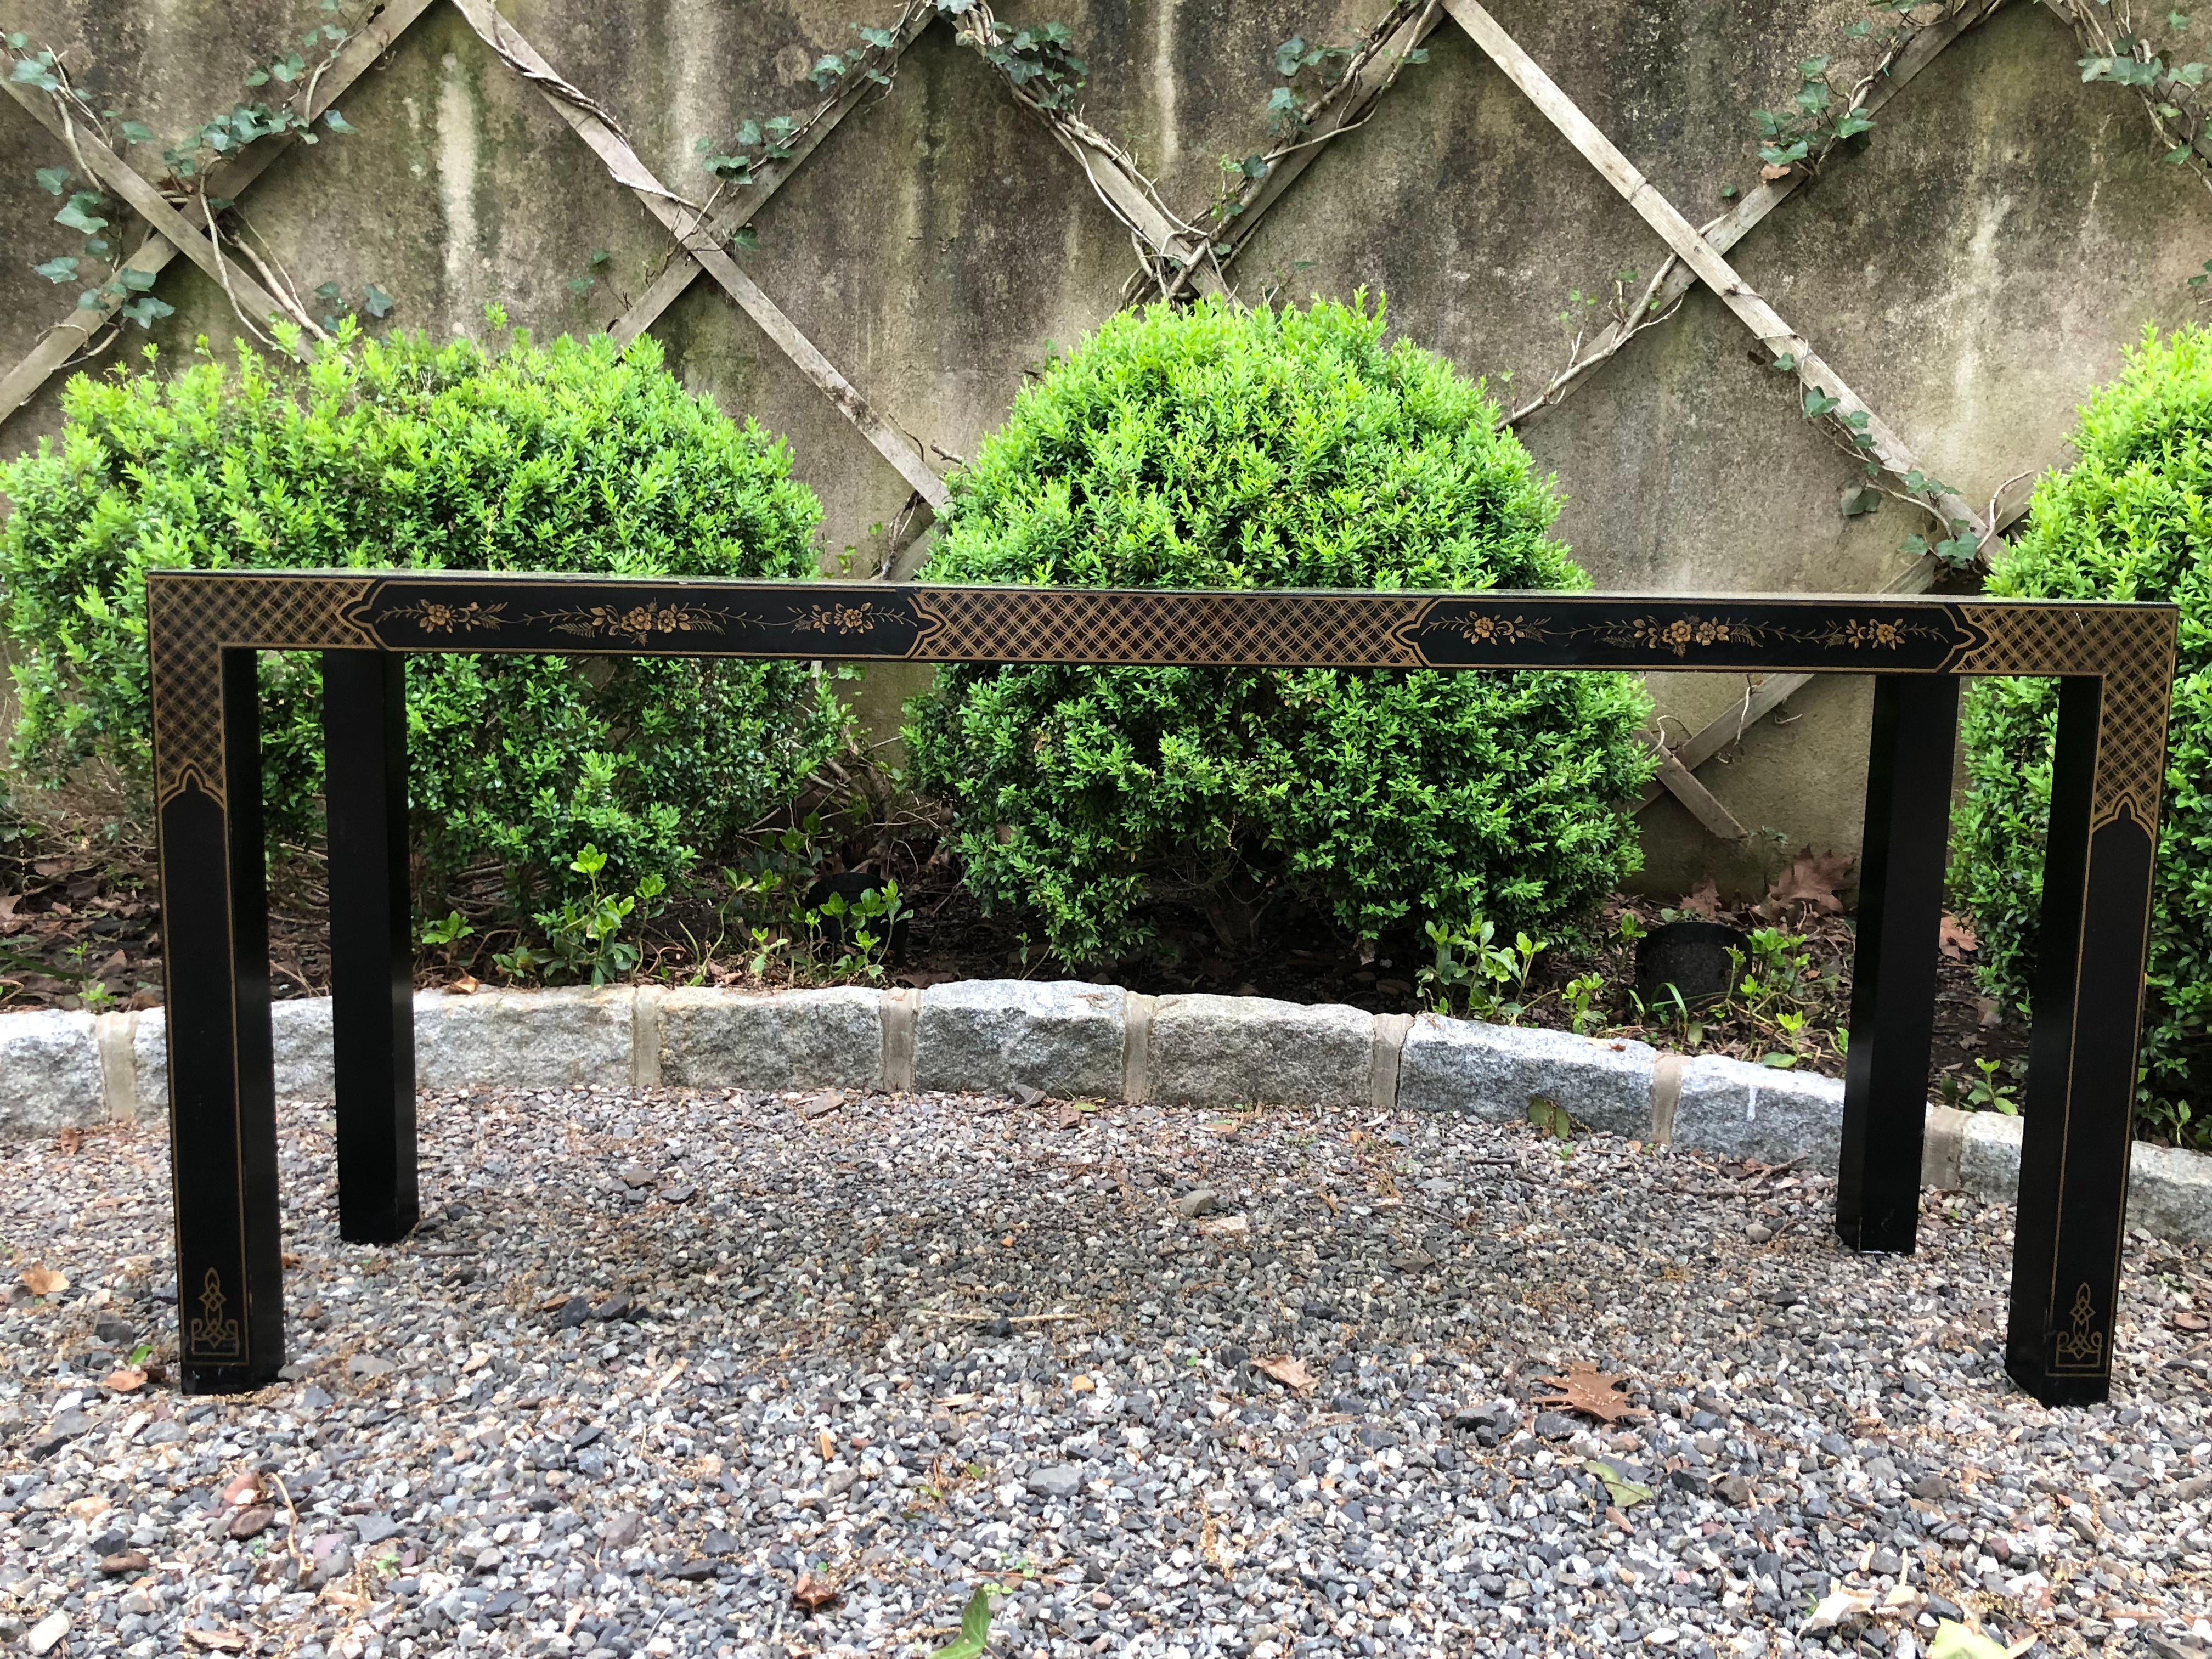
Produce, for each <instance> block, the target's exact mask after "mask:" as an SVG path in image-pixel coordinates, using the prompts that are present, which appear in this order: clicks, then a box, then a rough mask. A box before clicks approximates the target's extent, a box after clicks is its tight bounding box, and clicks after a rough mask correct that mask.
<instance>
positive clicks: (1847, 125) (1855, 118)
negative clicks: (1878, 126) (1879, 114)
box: [1836, 109, 1874, 141]
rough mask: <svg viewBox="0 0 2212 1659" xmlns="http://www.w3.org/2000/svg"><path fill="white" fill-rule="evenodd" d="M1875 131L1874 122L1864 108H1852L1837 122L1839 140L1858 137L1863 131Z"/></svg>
mask: <svg viewBox="0 0 2212 1659" xmlns="http://www.w3.org/2000/svg"><path fill="white" fill-rule="evenodd" d="M1872 131H1874V122H1873V121H1872V120H1871V119H1870V118H1869V117H1868V116H1867V114H1866V112H1864V111H1863V110H1856V109H1855V110H1852V111H1850V112H1848V113H1847V114H1845V115H1844V118H1843V119H1842V120H1840V121H1838V122H1837V123H1836V137H1837V139H1838V141H1841V140H1843V139H1845V138H1856V137H1858V136H1859V134H1861V133H1863V132H1872Z"/></svg>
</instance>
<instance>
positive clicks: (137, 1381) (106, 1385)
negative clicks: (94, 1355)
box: [100, 1365, 146, 1394]
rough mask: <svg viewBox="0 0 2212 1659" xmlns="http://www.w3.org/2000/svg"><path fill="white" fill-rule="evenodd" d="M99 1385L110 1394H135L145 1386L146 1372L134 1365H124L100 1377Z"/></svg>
mask: <svg viewBox="0 0 2212 1659" xmlns="http://www.w3.org/2000/svg"><path fill="white" fill-rule="evenodd" d="M145 1386H146V1373H145V1372H144V1371H143V1370H140V1369H139V1368H138V1367H137V1366H136V1365H125V1366H124V1367H122V1368H121V1369H120V1370H112V1371H110V1372H108V1374H107V1375H106V1376H103V1377H101V1378H100V1387H101V1388H103V1389H106V1390H107V1391H108V1393H110V1394H136V1393H137V1392H138V1390H139V1389H143V1388H144V1387H145Z"/></svg>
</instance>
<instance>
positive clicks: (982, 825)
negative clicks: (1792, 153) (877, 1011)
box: [907, 295, 1650, 963]
mask: <svg viewBox="0 0 2212 1659" xmlns="http://www.w3.org/2000/svg"><path fill="white" fill-rule="evenodd" d="M1384 327H1385V324H1384V318H1383V313H1382V311H1381V309H1380V308H1375V309H1370V308H1369V307H1368V306H1367V304H1366V301H1365V299H1364V295H1363V296H1361V297H1360V298H1358V299H1357V300H1355V301H1354V302H1353V304H1352V305H1351V306H1348V307H1347V306H1343V305H1338V304H1328V303H1317V304H1316V306H1315V307H1313V308H1312V309H1311V310H1310V311H1307V312H1299V311H1297V310H1285V311H1280V312H1275V311H1270V310H1266V309H1256V310H1246V309H1243V308H1239V307H1231V306H1229V305H1226V304H1222V303H1218V302H1214V301H1206V302H1203V303H1200V305H1198V306H1196V307H1192V308H1190V309H1188V310H1176V309H1172V308H1170V307H1163V306H1156V307H1152V308H1151V309H1149V310H1147V311H1146V312H1144V313H1141V314H1138V313H1123V314H1122V315H1120V316H1118V317H1115V319H1112V320H1111V321H1110V322H1109V323H1108V324H1107V325H1105V326H1104V327H1103V328H1102V329H1101V330H1100V331H1098V333H1097V335H1095V336H1093V337H1091V339H1089V340H1088V341H1086V342H1085V344H1084V345H1083V346H1081V347H1080V348H1079V349H1077V350H1076V351H1075V352H1074V353H1073V354H1072V355H1071V356H1067V357H1066V358H1064V359H1058V360H1055V361H1054V362H1053V363H1052V364H1051V365H1050V366H1049V367H1048V368H1047V369H1046V370H1045V372H1044V374H1043V375H1042V379H1041V380H1038V381H1037V382H1036V383H1035V384H1033V385H1031V386H1029V387H1028V388H1027V389H1026V390H1024V392H1023V393H1022V395H1021V397H1020V398H1019V399H1018V401H1017V402H1016V404H1015V406H1014V410H1013V413H1012V416H1010V418H1009V419H1008V421H1007V422H1006V426H1005V427H1004V428H1001V429H1000V431H999V432H998V433H997V434H996V435H994V436H993V437H991V438H990V439H988V440H987V441H986V442H985V443H984V444H983V446H982V447H981V450H980V451H979V453H978V454H977V456H976V458H975V464H974V465H972V466H971V467H969V468H967V469H966V470H964V471H963V472H961V473H960V474H959V475H958V476H957V477H956V478H955V479H954V481H953V483H952V501H951V505H950V506H949V507H948V508H947V510H946V512H945V514H944V515H943V519H944V528H943V531H942V533H941V535H940V538H939V542H938V544H937V550H936V552H935V553H934V555H933V557H932V559H931V562H930V566H929V574H930V575H931V577H932V578H933V579H934V580H947V581H997V582H1046V583H1066V584H1069V585H1073V586H1115V587H1215V588H1261V587H1348V588H1483V587H1493V586H1495V587H1525V588H1560V587H1576V586H1583V584H1584V582H1585V578H1584V577H1583V574H1582V572H1581V571H1580V570H1579V569H1577V568H1576V566H1575V565H1574V563H1573V562H1572V561H1571V560H1570V559H1569V557H1568V556H1567V552H1566V550H1565V548H1563V547H1561V546H1560V545H1559V544H1558V543H1556V542H1554V541H1552V540H1550V539H1549V538H1547V535H1546V533H1545V532H1546V531H1547V527H1548V526H1550V524H1551V522H1552V520H1553V518H1554V517H1555V516H1556V514H1557V512H1558V504H1557V502H1556V501H1555V499H1554V498H1553V493H1552V490H1551V488H1550V486H1549V484H1548V483H1547V482H1546V481H1545V480H1543V479H1542V478H1541V477H1539V476H1538V475H1537V473H1536V471H1535V469H1534V465H1533V464H1532V463H1531V462H1530V460H1529V459H1528V452H1527V451H1526V450H1524V449H1523V448H1522V447H1521V444H1520V441H1519V440H1517V439H1516V438H1515V437H1514V436H1513V435H1512V434H1511V433H1510V432H1508V431H1505V430H1504V429H1502V428H1500V426H1499V424H1498V409H1497V405H1496V404H1493V403H1492V401H1491V400H1490V398H1488V396H1487V395H1486V393H1485V392H1484V390H1483V387H1482V386H1481V385H1480V382H1471V381H1468V380H1465V379H1463V378H1462V376H1461V375H1460V374H1458V373H1457V372H1456V371H1455V370H1454V369H1453V368H1452V367H1451V365H1450V364H1449V363H1448V362H1445V361H1444V360H1443V358H1441V357H1438V356H1435V355H1433V354H1431V353H1429V352H1426V351H1423V350H1421V349H1419V348H1418V347H1416V346H1414V345H1412V344H1411V343H1406V342H1403V341H1401V342H1399V343H1396V344H1395V345H1387V346H1386V345H1385V344H1384V343H1383V333H1384ZM1648 708H1649V704H1648V702H1646V700H1645V698H1644V694H1643V692H1642V690H1640V688H1639V687H1638V685H1637V684H1636V683H1635V682H1634V681H1633V680H1632V679H1630V678H1625V677H1620V676H1610V675H1591V674H1567V673H1522V674H1510V675H1507V674H1498V675H1492V674H1441V673H1431V672H1414V673H1406V672H1377V673H1346V672H1336V671H1326V670H1312V671H1280V672H1273V671H1271V672H1254V671H1236V670H1228V669H1214V668H1142V669H1084V668H1065V667H1034V668H1031V667H1021V668H1005V669H994V668H979V667H970V666H962V667H953V668H947V669H944V670H940V671H939V675H938V678H937V684H936V690H935V692H934V694H933V696H926V697H922V698H919V699H916V700H915V702H911V703H910V704H909V705H908V731H907V742H908V753H909V756H910V757H911V760H912V764H913V769H914V776H915V780H916V781H918V782H919V783H920V784H921V786H922V787H924V788H926V789H928V790H931V791H933V792H935V793H937V794H939V796H941V797H942V798H943V799H945V800H946V801H948V802H949V803H950V804H951V805H952V807H953V809H954V811H955V813H956V817H957V846H958V849H959V851H960V854H962V856H963V860H965V865H966V870H967V878H968V881H969V884H970V885H971V887H972V888H973V889H974V890H975V892H976V893H977V895H978V896H980V897H981V899H982V901H983V902H985V903H986V904H987V905H993V906H997V905H1014V906H1018V907H1020V908H1024V909H1026V910H1029V911H1030V912H1033V913H1035V914H1036V915H1037V916H1039V917H1040V918H1041V919H1042V921H1043V923H1044V927H1045V932H1046V933H1047V936H1048V940H1049V942H1050V945H1051V947H1052V949H1053V950H1054V952H1055V953H1056V954H1058V955H1059V956H1060V957H1061V958H1062V959H1063V960H1066V961H1069V962H1085V963H1087V962H1096V961H1098V960H1101V959H1103V958H1108V957H1118V956H1121V955H1124V954H1127V953H1128V952H1130V951H1134V950H1136V949H1138V948H1139V947H1140V946H1141V945H1143V944H1144V942H1145V940H1146V938H1147V937H1148V929H1147V927H1146V922H1145V921H1144V919H1143V917H1142V915H1141V914H1140V907H1141V906H1142V905H1143V904H1144V903H1145V902H1146V900H1147V899H1148V898H1149V897H1152V896H1170V897H1181V898H1186V899H1189V900H1192V901H1194V902H1197V903H1199V904H1200V905H1201V906H1203V907H1204V908H1206V912H1207V914H1208V915H1209V916H1210V917H1211V918H1212V921H1213V923H1214V926H1215V927H1216V928H1217V929H1218V931H1219V932H1220V933H1222V934H1223V936H1224V937H1225V938H1232V939H1233V938H1237V937H1240V936H1249V932H1250V929H1251V927H1252V926H1253V924H1254V921H1255V918H1256V916H1257V915H1258V913H1259V912H1260V911H1261V909H1262V908H1264V907H1266V906H1267V904H1269V903H1271V902H1274V901H1276V900H1278V899H1280V898H1283V897H1285V896H1294V897H1296V898H1297V899H1300V900H1303V901H1304V902H1307V903H1310V904H1311V905H1313V906H1314V907H1316V908H1318V909H1319V910H1320V911H1321V912H1322V915H1325V916H1326V917H1327V918H1328V920H1329V921H1332V922H1333V923H1334V924H1335V925H1336V926H1338V927H1340V928H1342V929H1343V930H1344V931H1345V932H1346V933H1351V934H1353V935H1356V936H1358V937H1360V938H1364V939H1376V938H1378V937H1379V936H1380V935H1381V934H1382V933H1383V931H1384V930H1385V929H1389V928H1393V927H1412V926H1413V925H1415V924H1416V923H1418V922H1420V921H1437V922H1440V923H1442V924H1443V925H1444V926H1446V927H1455V928H1461V929H1466V928H1470V927H1474V926H1475V925H1476V924H1477V923H1478V921H1480V920H1482V919H1488V920H1490V921H1492V922H1494V923H1495V924H1496V925H1497V926H1498V927H1501V928H1504V929H1516V928H1534V927H1538V926H1540V925H1541V924H1542V923H1544V922H1546V921H1551V920H1553V919H1557V918H1559V917H1561V916H1564V915H1566V914H1567V913H1569V912H1571V911H1572V910H1574V909H1575V908H1577V907H1579V906H1581V905H1582V904H1583V903H1585V902H1588V901H1589V900H1591V899H1593V898H1595V897H1596V896H1598V895H1600V894H1601V893H1604V892H1607V891H1609V890H1611V889H1612V888H1613V885H1614V884H1615V883H1616V882H1617V881H1618V880H1619V879H1620V877H1621V876H1622V875H1623V874H1624V873H1625V872H1628V871H1630V870H1632V869H1634V868H1635V867H1636V866H1637V860H1638V854H1637V850H1636V838H1635V834H1634V831H1633V829H1632V827H1631V825H1630V824H1629V823H1628V822H1627V820H1626V818H1625V817H1622V815H1621V814H1620V811H1617V810H1616V808H1615V805H1614V803H1616V802H1618V801H1620V800H1622V799H1626V798H1628V797H1630V796H1632V795H1633V794H1634V793H1636V791H1637V790H1638V788H1639V787H1641V786H1642V784H1643V783H1644V781H1645V780H1646V779H1647V778H1648V777H1649V776H1650V757H1648V755H1647V754H1646V752H1645V751H1644V748H1643V747H1642V745H1641V744H1638V743H1637V742H1636V741H1635V740H1634V738H1633V737H1632V732H1633V731H1634V729H1635V727H1636V726H1637V724H1638V721H1639V720H1641V719H1642V718H1643V716H1644V713H1645V712H1646V710H1647V709H1648Z"/></svg>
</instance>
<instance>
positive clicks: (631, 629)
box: [522, 605, 729, 645]
mask: <svg viewBox="0 0 2212 1659" xmlns="http://www.w3.org/2000/svg"><path fill="white" fill-rule="evenodd" d="M728 617H729V613H728V612H727V611H705V610H701V609H700V608H698V607H697V606H696V605H593V606H592V607H591V608H590V609H589V610H588V611H541V612H539V613H538V614H537V615H536V616H531V617H524V618H523V619H522V620H523V621H524V622H526V623H544V624H545V625H546V626H547V627H549V628H550V629H552V630H553V631H554V632H555V633H556V634H574V635H576V636H577V637H578V638H580V639H587V640H591V639H611V640H628V641H629V642H630V643H631V644H633V645H647V644H650V643H651V642H652V641H653V636H654V635H657V634H720V633H721V632H722V631H723V623H725V622H726V621H727V620H728Z"/></svg>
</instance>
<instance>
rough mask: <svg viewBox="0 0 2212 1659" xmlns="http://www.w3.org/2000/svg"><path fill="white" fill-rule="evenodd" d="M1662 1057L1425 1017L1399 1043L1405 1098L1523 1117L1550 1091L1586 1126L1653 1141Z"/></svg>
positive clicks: (1565, 1035)
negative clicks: (1656, 1073)
mask: <svg viewBox="0 0 2212 1659" xmlns="http://www.w3.org/2000/svg"><path fill="white" fill-rule="evenodd" d="M1656 1058H1657V1055H1656V1052H1655V1051H1654V1050H1653V1049H1652V1048H1650V1047H1649V1046H1648V1045H1646V1044H1644V1043H1641V1042H1628V1041H1626V1040H1624V1039H1601V1038H1597V1037H1586V1036H1576V1035H1575V1034H1574V1033H1572V1032H1571V1031H1548V1030H1542V1029H1541V1028H1537V1027H1533V1026H1527V1027H1524V1026H1512V1025H1486V1024H1482V1023H1481V1022H1480V1021H1477V1020H1471V1019H1449V1018H1443V1017H1442V1016H1439V1015H1437V1014H1421V1015H1419V1016H1417V1017H1416V1018H1415V1019H1414V1021H1413V1028H1412V1029H1411V1030H1408V1031H1407V1033H1406V1039H1405V1043H1404V1046H1403V1047H1402V1048H1401V1049H1400V1050H1399V1056H1398V1104H1399V1105H1401V1106H1405V1107H1410V1108H1412V1109H1413V1110H1415V1111H1424V1112H1439V1111H1441V1112H1453V1111H1465V1112H1473V1113H1474V1114H1475V1115H1477V1116H1479V1117H1483V1118H1487V1119H1490V1120H1492V1121H1498V1122H1520V1121H1522V1120H1524V1119H1526V1118H1527V1116H1528V1108H1529V1105H1530V1103H1532V1102H1534V1100H1536V1099H1537V1098H1539V1097H1541V1098H1543V1099H1546V1100H1549V1101H1550V1102H1551V1103H1553V1105H1555V1106H1559V1107H1562V1108H1564V1109H1565V1111H1566V1114H1567V1115H1568V1116H1569V1117H1571V1118H1572V1119H1573V1120H1574V1121H1576V1122H1577V1123H1585V1124H1588V1125H1589V1127H1592V1128H1594V1129H1603V1130H1607V1131H1609V1132H1610V1133H1614V1134H1620V1135H1626V1136H1629V1137H1630V1138H1632V1139H1649V1138H1650V1134H1651V1066H1652V1062H1653V1061H1654V1060H1656Z"/></svg>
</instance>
